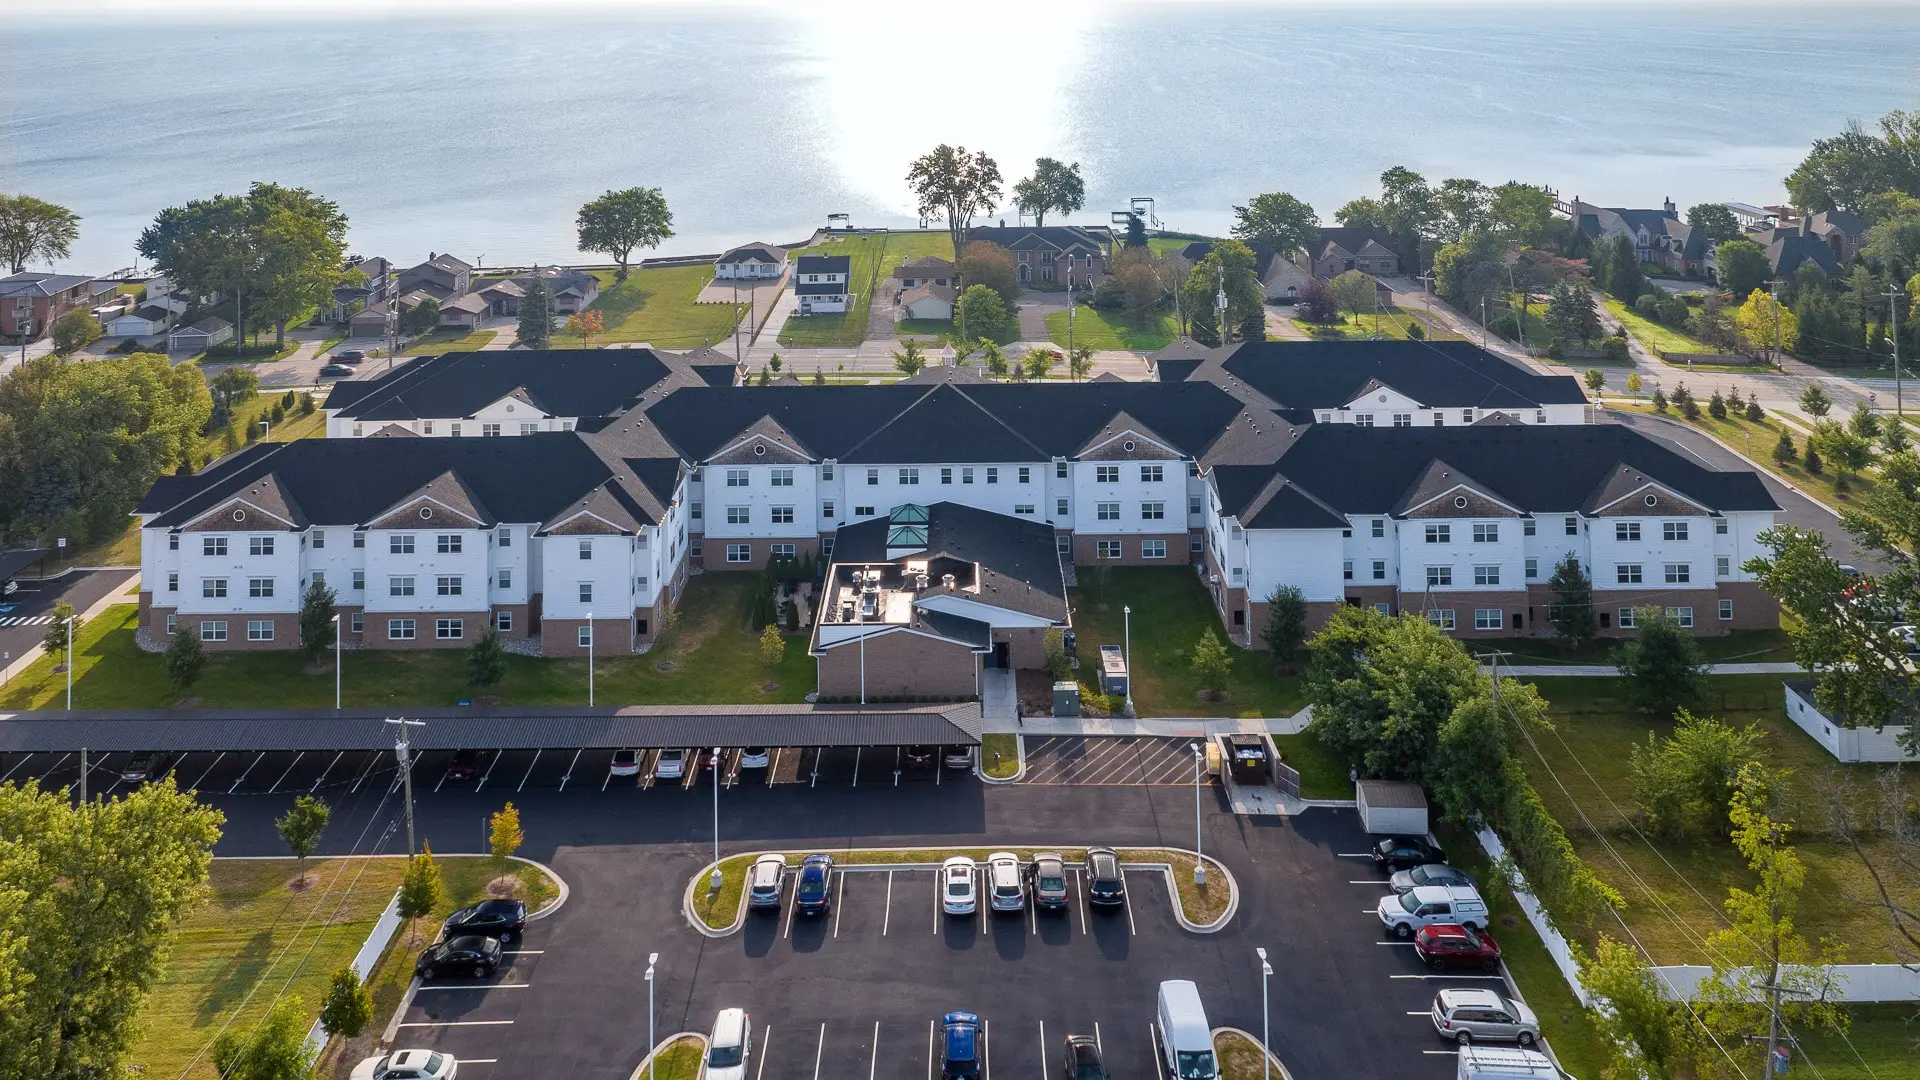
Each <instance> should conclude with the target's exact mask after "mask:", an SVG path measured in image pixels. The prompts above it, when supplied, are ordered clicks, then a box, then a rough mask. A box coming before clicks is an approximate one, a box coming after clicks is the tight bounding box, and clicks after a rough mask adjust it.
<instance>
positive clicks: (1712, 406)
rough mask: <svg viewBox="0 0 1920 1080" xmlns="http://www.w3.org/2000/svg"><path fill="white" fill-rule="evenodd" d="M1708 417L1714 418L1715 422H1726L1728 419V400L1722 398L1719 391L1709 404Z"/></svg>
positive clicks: (1716, 391)
mask: <svg viewBox="0 0 1920 1080" xmlns="http://www.w3.org/2000/svg"><path fill="white" fill-rule="evenodd" d="M1707 415H1708V416H1711V417H1713V418H1714V419H1715V420H1725V419H1726V418H1727V399H1726V398H1724V397H1722V396H1720V391H1718V390H1715V391H1714V392H1713V397H1712V398H1711V399H1709V400H1708V402H1707Z"/></svg>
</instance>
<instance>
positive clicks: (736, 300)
mask: <svg viewBox="0 0 1920 1080" xmlns="http://www.w3.org/2000/svg"><path fill="white" fill-rule="evenodd" d="M733 366H734V367H739V366H740V281H739V279H738V278H736V279H734V282H733Z"/></svg>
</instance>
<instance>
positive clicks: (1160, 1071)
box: [1147, 1024, 1167, 1080]
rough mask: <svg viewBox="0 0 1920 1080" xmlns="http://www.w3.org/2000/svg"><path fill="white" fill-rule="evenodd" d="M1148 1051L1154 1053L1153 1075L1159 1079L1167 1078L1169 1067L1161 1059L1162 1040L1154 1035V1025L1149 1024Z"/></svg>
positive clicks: (1164, 1079)
mask: <svg viewBox="0 0 1920 1080" xmlns="http://www.w3.org/2000/svg"><path fill="white" fill-rule="evenodd" d="M1147 1053H1149V1054H1151V1055H1153V1075H1154V1076H1155V1077H1156V1078H1157V1080H1167V1069H1166V1065H1165V1063H1164V1062H1162V1061H1161V1060H1160V1041H1159V1040H1158V1039H1155V1038H1154V1037H1153V1025H1152V1024H1148V1025H1147Z"/></svg>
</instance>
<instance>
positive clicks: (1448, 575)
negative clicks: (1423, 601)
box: [1427, 566, 1453, 589]
mask: <svg viewBox="0 0 1920 1080" xmlns="http://www.w3.org/2000/svg"><path fill="white" fill-rule="evenodd" d="M1451 584H1453V567H1451V566H1429V567H1427V588H1429V589H1431V588H1433V587H1434V586H1436V585H1451Z"/></svg>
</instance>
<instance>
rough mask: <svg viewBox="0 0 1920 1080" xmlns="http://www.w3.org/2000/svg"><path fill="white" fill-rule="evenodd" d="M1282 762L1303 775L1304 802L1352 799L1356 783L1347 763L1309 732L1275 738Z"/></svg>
mask: <svg viewBox="0 0 1920 1080" xmlns="http://www.w3.org/2000/svg"><path fill="white" fill-rule="evenodd" d="M1273 745H1274V748H1275V749H1277V750H1279V751H1280V760H1281V761H1282V762H1283V763H1285V764H1287V765H1289V766H1291V767H1292V768H1293V769H1294V771H1296V772H1298V773H1299V774H1300V797H1301V798H1303V799H1351V798H1353V781H1351V780H1348V779H1347V763H1346V762H1344V761H1342V760H1340V756H1339V755H1338V754H1335V753H1334V752H1333V751H1332V750H1329V749H1327V744H1326V743H1323V742H1321V741H1320V736H1318V735H1314V734H1311V733H1309V732H1304V731H1303V732H1301V733H1300V734H1298V735H1275V736H1273Z"/></svg>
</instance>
